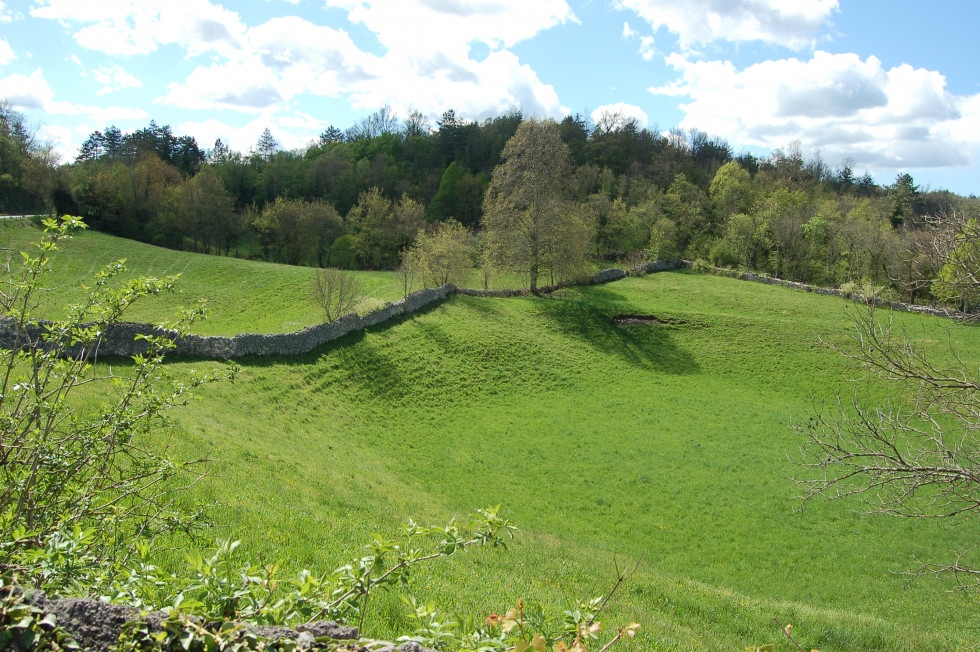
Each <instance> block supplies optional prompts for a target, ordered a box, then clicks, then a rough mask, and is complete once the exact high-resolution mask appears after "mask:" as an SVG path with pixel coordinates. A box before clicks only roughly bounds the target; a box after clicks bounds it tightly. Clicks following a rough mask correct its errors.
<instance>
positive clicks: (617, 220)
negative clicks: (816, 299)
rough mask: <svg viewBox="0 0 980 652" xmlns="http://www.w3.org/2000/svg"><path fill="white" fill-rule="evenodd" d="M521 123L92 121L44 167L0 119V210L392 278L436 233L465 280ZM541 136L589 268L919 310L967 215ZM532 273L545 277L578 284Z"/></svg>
mask: <svg viewBox="0 0 980 652" xmlns="http://www.w3.org/2000/svg"><path fill="white" fill-rule="evenodd" d="M528 121H529V119H528V118H526V117H525V116H522V115H521V114H520V113H519V112H512V113H508V114H506V115H501V116H498V117H495V118H491V119H487V120H484V121H482V122H472V121H465V120H461V119H459V118H457V117H456V115H455V112H454V111H452V110H448V111H446V112H445V113H444V114H443V115H442V116H441V118H440V119H439V120H438V121H437V122H436V124H435V125H432V124H430V123H429V121H428V120H427V119H426V118H425V117H424V116H423V115H421V114H419V113H413V114H411V115H409V116H408V117H407V118H405V119H400V118H399V117H398V116H397V115H396V114H395V113H394V112H393V111H392V110H391V109H390V108H388V107H383V108H381V109H380V110H378V111H377V112H375V113H374V114H372V115H370V116H368V117H367V118H365V119H363V120H362V121H361V122H359V123H357V124H355V125H353V126H351V127H349V128H348V129H346V130H341V129H339V128H337V127H330V128H328V129H326V130H324V132H323V133H322V134H320V136H319V138H318V139H317V140H316V141H315V142H311V143H310V144H309V145H308V146H307V147H305V148H302V149H297V150H286V149H283V148H282V147H281V146H280V144H279V143H278V142H277V140H276V139H275V137H274V136H273V134H272V133H271V131H270V130H268V129H266V130H265V132H264V133H263V134H262V136H261V137H260V138H259V139H258V141H257V142H256V143H255V145H254V146H253V147H252V148H250V149H249V151H247V152H239V151H234V150H231V149H230V148H229V147H228V146H227V145H225V144H224V143H223V142H222V141H221V140H220V139H219V140H218V141H216V142H215V143H214V144H213V146H212V147H210V148H207V147H202V146H201V145H200V144H198V143H197V142H196V141H195V139H194V138H192V137H190V136H181V135H176V134H174V133H173V131H172V130H171V128H170V127H169V126H166V125H164V126H160V125H158V124H156V123H155V122H150V124H149V125H148V126H147V127H145V128H142V129H139V130H136V131H134V132H132V133H123V132H122V131H121V130H120V129H119V128H117V127H115V126H107V127H106V128H104V129H103V130H101V131H96V132H94V133H92V134H91V135H90V136H89V137H88V139H87V140H86V141H85V142H84V144H83V145H82V147H81V149H80V150H79V153H78V156H77V158H76V159H75V160H74V161H73V162H70V163H59V162H58V161H57V156H56V155H55V154H54V152H53V150H52V147H51V146H50V144H46V143H44V142H42V141H41V140H40V139H39V138H38V136H37V132H36V129H35V130H33V131H32V129H30V128H29V127H28V125H27V123H26V120H25V118H24V116H22V115H21V114H19V113H18V112H16V111H13V110H11V109H10V108H9V107H7V106H3V107H2V108H0V154H2V157H0V213H25V212H56V213H58V214H73V215H79V216H82V217H83V218H84V219H85V220H86V222H87V223H88V224H90V225H92V226H93V227H95V228H97V229H99V230H102V231H105V232H107V233H111V234H115V235H120V236H124V237H128V238H133V239H136V240H140V241H144V242H148V243H153V244H157V245H161V246H165V247H169V248H173V249H178V250H187V251H197V252H206V253H212V254H220V255H231V256H240V257H247V258H256V259H263V260H268V261H274V262H282V263H287V264H293V265H313V266H319V267H344V268H352V269H394V268H397V267H398V266H399V265H401V264H403V263H404V262H405V260H406V259H407V258H409V256H408V254H409V252H410V251H411V248H412V245H413V243H417V242H418V240H419V236H420V235H431V234H432V233H433V232H435V231H436V230H437V227H438V226H439V225H440V224H443V223H447V222H449V221H450V220H452V221H453V225H458V226H461V227H462V229H459V228H457V229H456V231H454V232H455V233H457V235H459V234H463V236H461V237H466V238H467V239H468V242H467V243H466V249H465V250H466V252H467V254H468V255H469V256H470V257H471V259H472V265H473V266H480V265H481V264H485V263H486V262H487V261H489V260H491V258H492V257H490V256H488V255H486V251H485V250H486V249H487V247H488V239H487V238H486V237H485V236H486V235H487V233H488V230H487V228H486V227H487V223H486V219H487V216H485V214H484V212H485V210H486V209H487V206H488V205H489V201H488V189H489V188H490V187H491V185H492V181H493V178H494V173H495V170H497V169H498V168H499V166H501V163H503V162H504V156H503V154H504V150H505V146H506V145H507V143H508V141H511V139H512V138H513V137H514V136H515V134H516V133H517V131H518V128H519V127H520V125H522V124H524V123H527V122H528ZM530 122H534V123H536V121H534V120H530ZM548 124H550V125H552V127H553V129H554V130H555V131H556V132H557V134H558V136H559V137H560V139H561V142H562V144H563V146H562V150H563V151H562V152H561V156H560V158H561V160H562V161H565V160H566V159H567V163H568V164H567V165H565V164H564V163H561V162H559V161H558V160H557V159H554V158H552V159H550V160H549V159H542V162H541V165H545V166H554V169H552V170H549V171H547V172H548V173H550V174H552V175H558V176H560V180H561V183H560V186H561V187H560V191H559V194H560V195H561V197H560V199H561V202H562V203H561V209H560V210H561V211H562V212H563V213H565V214H574V216H575V219H574V220H573V222H572V223H574V224H575V225H577V226H576V227H575V228H576V229H577V231H576V236H575V237H576V239H577V241H580V242H581V243H582V246H583V247H585V249H586V253H587V256H588V258H589V259H590V260H591V261H593V262H595V261H602V260H616V259H623V258H628V257H630V256H642V257H644V258H661V259H673V258H677V257H682V258H685V259H689V260H704V261H707V262H709V263H711V264H713V265H716V266H721V267H732V268H743V269H751V270H754V271H758V272H762V273H768V274H771V275H774V276H778V277H781V278H786V279H791V280H797V281H803V282H808V283H813V284H818V285H833V286H841V285H844V284H847V283H851V284H856V285H863V286H873V287H874V288H876V291H877V292H879V293H881V294H883V295H885V296H888V297H889V298H893V299H901V300H905V301H909V302H913V303H914V302H922V301H930V300H933V299H934V297H932V296H931V294H930V284H929V282H928V281H929V280H931V279H933V278H935V276H936V273H937V271H938V270H937V269H936V267H935V261H934V259H933V258H932V257H931V256H930V255H929V251H928V243H929V242H930V241H931V240H930V234H929V228H930V226H932V225H934V224H936V223H938V222H940V221H941V220H942V219H943V218H944V216H948V215H952V214H954V213H956V214H959V215H964V214H966V215H973V214H976V213H977V212H978V205H980V204H978V201H977V199H976V197H975V196H973V195H971V196H970V197H961V196H958V195H955V194H953V193H950V192H947V191H943V190H936V191H931V190H928V189H922V188H919V187H918V186H917V185H916V183H915V180H914V179H913V178H912V177H911V176H910V175H909V174H899V175H897V177H896V178H895V180H894V182H893V183H892V184H891V185H886V186H882V185H879V184H877V183H876V182H875V180H874V179H873V178H872V177H871V176H870V175H869V174H867V173H865V174H863V176H859V175H858V173H857V172H856V171H855V170H854V169H853V162H851V161H849V160H845V161H842V162H841V163H840V165H839V166H838V167H832V166H831V165H829V164H828V163H826V162H825V161H823V160H822V159H821V158H820V156H819V154H813V155H811V156H804V154H803V152H802V151H801V148H800V147H799V145H798V144H790V145H789V146H788V147H786V148H785V149H778V150H776V151H775V152H773V153H772V154H771V155H770V156H768V157H766V158H758V157H756V156H753V155H752V154H748V153H736V152H734V151H733V149H732V147H731V146H730V145H729V144H728V143H726V142H724V141H721V140H719V139H716V138H712V137H711V136H709V135H708V134H706V133H704V132H701V131H696V130H695V131H687V132H684V131H680V130H678V129H674V130H671V131H669V132H662V131H660V130H658V129H657V128H656V127H651V128H644V127H641V126H640V125H638V124H637V123H636V121H635V120H632V119H629V118H624V117H622V116H618V115H606V116H604V117H603V118H602V119H600V120H599V121H598V122H595V123H594V122H592V121H591V120H589V119H587V118H584V117H583V116H581V115H573V116H568V117H566V118H565V119H564V120H562V121H561V122H559V123H550V122H549V123H548ZM564 224H566V223H564V222H563V223H559V224H556V225H555V228H557V229H563V228H566V227H565V226H563V225H564ZM580 227H582V228H580ZM583 228H584V231H583ZM481 261H482V262H481ZM545 267H547V265H545ZM525 271H527V270H525ZM541 271H542V272H545V271H546V272H547V273H549V274H550V276H551V279H552V280H561V278H562V277H567V276H569V275H574V274H577V273H581V270H580V269H578V268H574V267H572V268H568V269H558V268H557V267H556V268H553V269H542V270H541Z"/></svg>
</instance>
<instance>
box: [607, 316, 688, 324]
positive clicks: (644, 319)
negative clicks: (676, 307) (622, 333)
mask: <svg viewBox="0 0 980 652" xmlns="http://www.w3.org/2000/svg"><path fill="white" fill-rule="evenodd" d="M612 323H613V326H642V325H660V326H664V325H670V326H674V325H677V324H683V323H684V322H682V321H679V320H676V319H666V318H662V317H655V316H654V315H616V316H615V317H613V318H612Z"/></svg>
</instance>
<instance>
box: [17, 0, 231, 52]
mask: <svg viewBox="0 0 980 652" xmlns="http://www.w3.org/2000/svg"><path fill="white" fill-rule="evenodd" d="M31 15H32V16H34V17H35V18H48V19H53V20H58V21H61V22H63V23H66V24H72V25H74V24H80V25H82V27H81V28H80V29H79V30H78V31H77V32H75V34H74V38H75V40H76V41H77V42H78V44H79V45H81V46H82V47H85V48H88V49H90V50H97V51H99V52H105V53H106V54H113V55H133V54H146V53H149V52H153V51H154V50H156V49H157V47H158V46H160V45H166V44H178V45H180V46H181V47H183V48H185V49H186V50H187V52H188V53H189V54H191V55H194V54H199V53H201V52H209V51H213V52H217V53H220V54H229V53H231V52H234V51H235V50H236V49H238V47H239V42H238V39H239V38H240V37H241V34H242V33H243V32H244V29H245V28H244V25H243V24H242V22H241V20H240V19H239V17H238V14H237V13H235V12H233V11H229V10H228V9H225V8H223V7H221V6H219V5H215V4H212V3H211V2H210V1H209V0H155V1H147V0H39V3H38V5H37V6H35V7H34V8H32V9H31Z"/></svg>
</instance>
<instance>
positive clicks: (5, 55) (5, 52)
mask: <svg viewBox="0 0 980 652" xmlns="http://www.w3.org/2000/svg"><path fill="white" fill-rule="evenodd" d="M16 58H17V55H16V54H14V51H13V50H12V49H11V47H10V44H9V43H7V42H6V41H5V40H3V39H2V38H0V66H5V65H7V64H8V63H10V62H11V61H13V60H14V59H16Z"/></svg>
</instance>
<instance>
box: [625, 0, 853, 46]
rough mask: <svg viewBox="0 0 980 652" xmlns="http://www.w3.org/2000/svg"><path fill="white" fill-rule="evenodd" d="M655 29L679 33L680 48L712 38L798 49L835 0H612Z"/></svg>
mask: <svg viewBox="0 0 980 652" xmlns="http://www.w3.org/2000/svg"><path fill="white" fill-rule="evenodd" d="M614 4H615V6H616V7H617V8H619V9H627V10H631V11H633V12H635V13H636V14H637V15H638V16H639V17H640V18H642V19H643V20H645V21H646V22H647V23H649V25H650V27H651V28H652V29H653V30H654V31H657V30H658V29H660V28H662V27H663V28H665V29H667V30H668V31H670V32H673V33H674V34H676V35H677V37H678V39H679V41H680V45H681V48H683V49H685V50H687V49H690V48H691V47H693V46H697V45H706V44H709V43H712V42H715V41H729V42H745V41H762V42H765V43H773V44H776V45H782V46H785V47H789V48H793V49H800V48H804V47H807V46H809V45H811V44H812V43H813V38H814V34H816V33H817V32H818V31H819V29H820V27H821V25H823V23H824V22H826V21H827V19H829V18H830V16H831V14H833V12H834V11H836V10H837V8H838V0H725V1H720V0H684V1H683V2H678V1H677V0H615V1H614Z"/></svg>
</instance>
